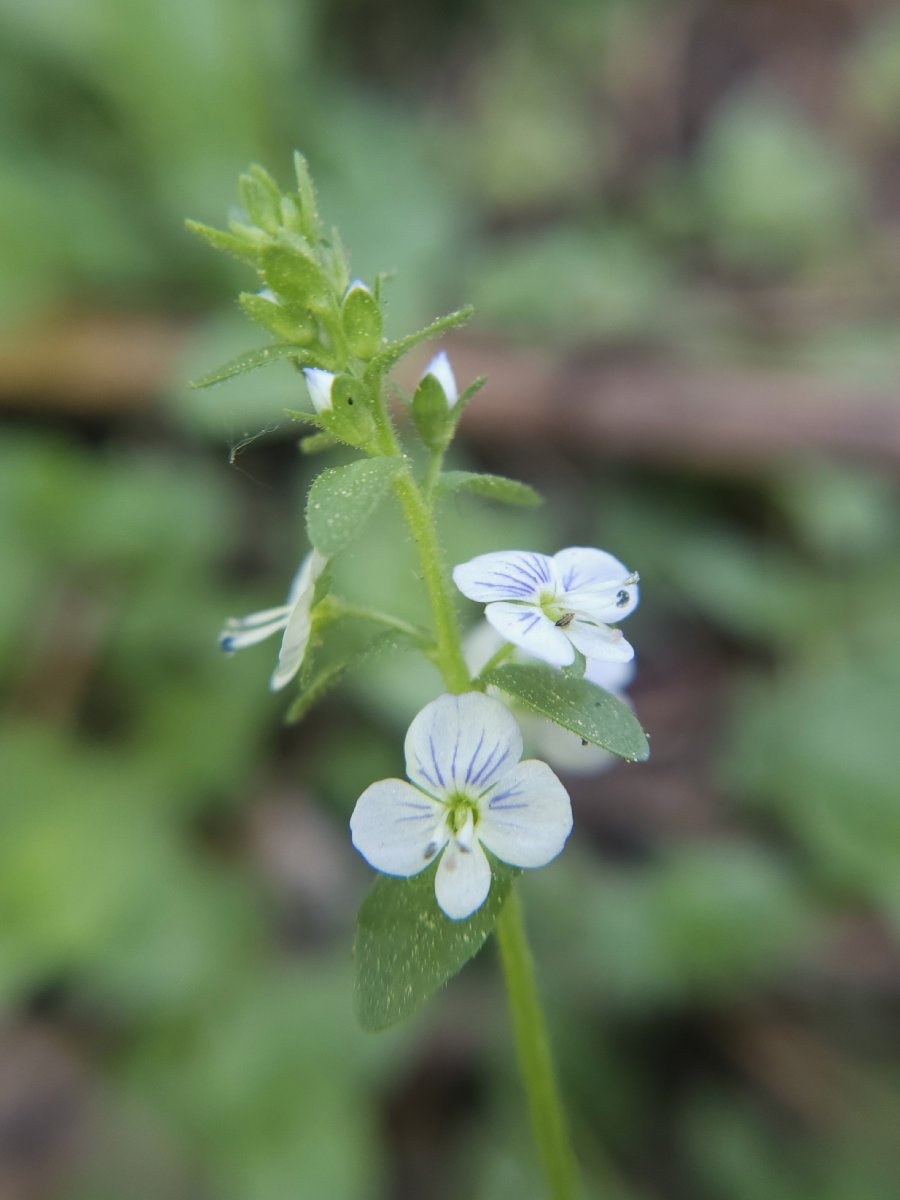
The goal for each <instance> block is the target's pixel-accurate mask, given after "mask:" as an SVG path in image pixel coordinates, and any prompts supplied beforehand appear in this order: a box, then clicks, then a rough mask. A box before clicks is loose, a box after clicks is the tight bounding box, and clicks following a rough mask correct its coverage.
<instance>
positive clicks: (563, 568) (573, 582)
mask: <svg viewBox="0 0 900 1200" xmlns="http://www.w3.org/2000/svg"><path fill="white" fill-rule="evenodd" d="M453 582H454V583H455V584H456V586H457V587H458V588H459V590H460V591H461V592H462V594H463V595H464V596H468V598H469V599H470V600H477V601H479V602H480V603H482V604H485V605H486V607H485V610H484V615H485V616H486V617H487V619H488V621H489V622H490V623H491V625H493V627H494V628H495V629H496V630H497V632H498V633H500V634H502V636H503V637H504V638H505V639H506V641H508V642H512V644H513V645H514V646H518V647H519V648H520V649H521V650H524V651H525V652H526V654H530V655H532V656H533V657H534V658H540V659H543V660H544V662H548V663H550V664H551V665H552V666H554V667H568V666H571V664H572V663H573V662H574V661H575V651H576V650H577V651H578V652H579V653H581V654H583V655H584V657H585V658H586V659H587V660H588V661H590V660H591V659H599V660H601V661H605V662H628V661H630V659H632V658H633V657H634V649H633V648H632V646H631V645H629V643H628V642H626V641H625V638H624V636H623V635H622V631H621V630H619V629H612V628H610V626H611V625H612V624H614V623H616V622H618V621H621V620H623V619H624V618H625V617H627V616H628V615H629V614H630V613H632V612H634V610H635V608H637V603H638V588H637V582H638V575H637V573H636V572H632V571H629V570H628V568H627V567H626V566H624V565H623V564H622V563H621V562H619V560H618V559H617V558H614V557H613V556H612V555H611V554H607V552H606V551H605V550H594V549H591V548H588V547H585V546H572V547H570V548H569V549H568V550H560V551H559V553H558V554H554V555H553V557H552V558H551V557H550V556H549V555H546V554H537V553H535V552H533V551H530V550H503V551H499V552H497V553H494V554H480V555H478V557H477V558H473V559H470V560H469V562H466V563H461V564H460V565H459V566H457V567H454V568H453Z"/></svg>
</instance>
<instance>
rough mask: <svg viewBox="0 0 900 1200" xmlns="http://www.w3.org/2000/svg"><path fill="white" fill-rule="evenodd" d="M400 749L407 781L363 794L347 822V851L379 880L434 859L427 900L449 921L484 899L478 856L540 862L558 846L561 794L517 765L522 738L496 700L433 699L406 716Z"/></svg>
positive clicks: (567, 822)
mask: <svg viewBox="0 0 900 1200" xmlns="http://www.w3.org/2000/svg"><path fill="white" fill-rule="evenodd" d="M404 749H405V754H406V773H407V775H408V777H409V779H410V781H411V782H409V783H407V782H406V781H405V780H402V779H382V780H380V781H379V782H378V783H373V784H371V785H370V786H369V787H368V788H366V790H365V791H364V792H363V794H362V795H361V796H360V798H359V800H357V802H356V807H355V808H354V810H353V816H352V817H351V818H350V831H351V834H352V837H353V845H354V846H355V847H356V849H357V850H358V851H359V852H360V854H361V855H362V856H363V858H365V860H366V861H367V862H368V863H369V864H370V865H371V866H373V867H374V868H375V869H376V870H377V871H382V872H384V873H385V874H386V875H399V876H411V875H417V874H418V873H419V872H420V871H424V870H425V868H426V867H428V866H429V865H430V864H431V863H433V862H434V861H435V860H436V859H439V862H438V866H437V871H436V873H435V879H434V891H435V896H436V898H437V902H438V904H439V905H440V907H441V908H442V909H443V911H444V912H445V913H446V914H447V916H448V917H450V918H451V919H452V920H454V921H459V920H463V919H464V918H465V917H469V916H471V915H472V913H473V912H475V911H476V909H478V908H480V907H481V905H482V904H483V903H484V901H485V900H486V899H487V896H488V892H489V891H490V887H491V864H490V861H489V859H488V857H487V854H485V851H486V850H487V851H489V852H490V853H491V854H493V855H494V856H495V857H496V858H498V859H500V860H501V861H502V862H505V863H509V864H510V865H511V866H514V867H542V866H545V865H546V864H547V863H549V862H550V861H551V860H552V859H554V858H556V856H557V855H558V854H559V853H560V851H561V850H562V848H563V846H564V845H565V843H566V839H567V838H568V836H569V833H570V832H571V829H572V809H571V805H570V803H569V796H568V793H567V792H566V789H565V788H564V787H563V785H562V784H561V783H560V781H559V780H558V779H557V777H556V776H555V775H554V774H553V772H552V771H551V770H550V768H549V767H548V766H547V764H546V763H543V762H539V761H538V760H536V759H529V760H526V761H525V762H521V761H520V759H521V757H522V735H521V733H520V731H519V727H518V725H517V724H516V721H515V718H514V717H513V716H512V714H511V713H510V712H509V711H508V710H507V709H506V707H505V706H504V705H503V704H501V703H500V701H499V700H495V699H494V698H493V697H492V696H485V695H484V694H483V693H481V692H465V693H463V694H462V695H459V696H455V695H449V694H448V695H444V696H439V697H438V698H437V700H433V701H432V702H431V703H430V704H427V705H426V706H425V707H424V708H423V709H422V711H421V712H420V713H418V715H417V716H416V717H414V719H413V722H412V724H411V725H410V727H409V731H408V733H407V735H406V742H405V746H404Z"/></svg>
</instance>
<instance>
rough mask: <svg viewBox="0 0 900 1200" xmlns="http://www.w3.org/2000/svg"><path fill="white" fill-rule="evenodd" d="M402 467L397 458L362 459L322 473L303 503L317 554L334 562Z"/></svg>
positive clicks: (308, 528)
mask: <svg viewBox="0 0 900 1200" xmlns="http://www.w3.org/2000/svg"><path fill="white" fill-rule="evenodd" d="M402 466H403V464H402V462H401V461H400V459H398V458H372V459H369V458H363V459H360V460H359V461H358V462H355V463H351V464H350V465H349V466H348V467H333V468H331V469H330V470H328V471H323V472H322V474H321V475H320V476H319V477H318V479H316V481H315V482H314V483H313V485H312V487H311V488H310V489H309V498H308V499H307V501H306V528H307V530H308V532H309V540H310V541H311V542H312V544H313V545H314V546H315V547H316V549H317V550H318V551H319V552H320V553H322V554H324V555H325V557H326V558H334V556H335V555H336V554H340V552H341V551H342V550H343V549H344V548H345V547H346V546H348V545H349V544H350V542H351V541H352V540H353V538H354V537H355V536H356V535H357V533H359V531H360V529H361V528H362V526H363V524H364V523H365V522H366V521H367V520H368V518H369V517H370V516H371V515H372V513H373V512H374V511H375V509H376V508H377V507H378V505H379V504H380V502H381V500H382V499H383V498H384V495H385V493H386V492H387V490H388V488H389V487H390V485H391V480H392V479H393V478H394V476H395V475H396V474H397V472H398V471H400V470H401V468H402Z"/></svg>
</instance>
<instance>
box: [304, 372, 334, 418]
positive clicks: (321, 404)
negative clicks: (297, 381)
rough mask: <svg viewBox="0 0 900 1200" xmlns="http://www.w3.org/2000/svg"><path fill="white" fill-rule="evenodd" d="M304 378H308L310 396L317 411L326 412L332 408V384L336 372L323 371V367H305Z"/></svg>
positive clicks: (307, 386) (307, 384)
mask: <svg viewBox="0 0 900 1200" xmlns="http://www.w3.org/2000/svg"><path fill="white" fill-rule="evenodd" d="M303 378H304V379H305V380H306V388H307V391H308V392H309V398H310V400H312V402H313V408H314V409H315V410H316V412H317V413H321V412H325V410H326V409H329V408H331V385H332V384H333V383H334V378H335V377H334V373H333V372H332V371H323V370H322V368H321V367H304V368H303Z"/></svg>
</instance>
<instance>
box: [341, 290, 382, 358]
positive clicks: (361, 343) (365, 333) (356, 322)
mask: <svg viewBox="0 0 900 1200" xmlns="http://www.w3.org/2000/svg"><path fill="white" fill-rule="evenodd" d="M341 322H342V324H343V327H344V336H345V337H346V339H347V344H348V345H349V347H350V350H351V352H352V353H353V354H355V355H356V357H357V358H362V359H369V358H371V357H372V356H373V355H374V354H377V353H378V351H379V350H380V349H381V312H380V310H379V308H378V302H377V300H376V299H375V297H374V296H373V295H372V293H371V292H370V291H369V289H368V288H367V287H366V285H365V284H364V283H362V282H361V281H360V280H359V279H354V281H353V282H352V283H351V284H350V286H349V288H348V289H347V293H346V295H345V296H344V302H343V304H342V306H341Z"/></svg>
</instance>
